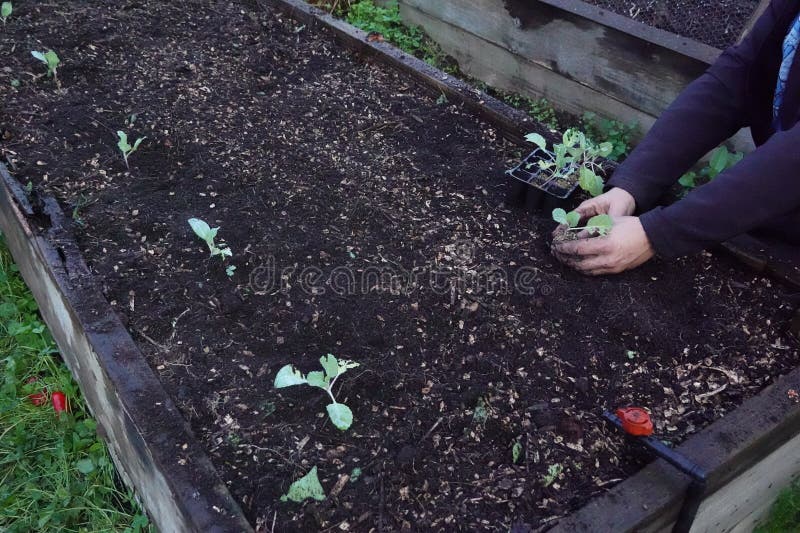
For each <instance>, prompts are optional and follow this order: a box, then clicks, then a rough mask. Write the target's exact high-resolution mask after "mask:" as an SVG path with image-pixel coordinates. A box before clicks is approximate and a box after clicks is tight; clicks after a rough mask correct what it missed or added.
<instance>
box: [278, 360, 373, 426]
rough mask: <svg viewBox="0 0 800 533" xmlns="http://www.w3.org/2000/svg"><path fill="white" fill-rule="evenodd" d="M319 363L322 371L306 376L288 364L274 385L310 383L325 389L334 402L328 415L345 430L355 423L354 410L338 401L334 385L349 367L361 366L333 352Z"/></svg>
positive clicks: (279, 387) (328, 407)
mask: <svg viewBox="0 0 800 533" xmlns="http://www.w3.org/2000/svg"><path fill="white" fill-rule="evenodd" d="M319 363H320V364H321V365H322V371H320V370H316V371H314V372H309V373H308V374H307V375H305V376H304V375H303V374H302V373H301V372H300V371H299V370H297V369H296V368H295V367H294V365H286V366H284V367H283V368H281V369H280V370H279V371H278V375H277V376H275V383H274V385H273V386H274V387H275V388H276V389H282V388H284V387H292V386H294V385H310V386H312V387H318V388H320V389H322V390H324V391H325V392H327V393H328V396H330V397H331V401H332V402H333V403H330V404H328V406H327V408H326V409H327V411H328V417H329V418H330V419H331V422H333V425H334V426H336V427H337V428H339V429H341V430H342V431H345V430H347V429H349V428H350V425H351V424H352V423H353V412H352V411H351V410H350V408H349V407H347V406H346V405H345V404H343V403H339V402H337V401H336V397H335V396H334V395H333V385H334V384H335V383H336V380H337V379H338V378H339V376H341V375H342V374H344V373H345V372H347V370H348V369H350V368H355V367H357V366H359V364H358V363H356V362H355V361H348V360H344V359H343V360H341V361H340V360H338V359H336V357H334V356H333V355H332V354H328V355H325V356H322V357H320V359H319Z"/></svg>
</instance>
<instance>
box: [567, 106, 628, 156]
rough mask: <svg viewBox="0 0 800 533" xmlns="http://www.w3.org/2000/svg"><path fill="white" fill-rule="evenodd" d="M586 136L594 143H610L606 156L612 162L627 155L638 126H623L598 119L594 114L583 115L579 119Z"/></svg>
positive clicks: (607, 119)
mask: <svg viewBox="0 0 800 533" xmlns="http://www.w3.org/2000/svg"><path fill="white" fill-rule="evenodd" d="M581 124H582V126H583V130H584V131H585V132H586V136H587V137H588V138H589V139H591V140H592V142H594V143H603V142H608V143H611V146H612V148H611V152H610V153H609V154H608V155H607V156H606V157H607V158H608V159H611V160H612V161H619V160H620V159H622V158H624V157H625V156H627V155H628V152H629V151H630V149H631V142H632V139H633V135H634V134H635V133H636V130H637V128H638V126H637V125H636V124H625V123H624V122H620V121H619V120H613V119H610V118H601V117H598V116H597V114H596V113H592V112H587V113H584V115H583V118H582V119H581Z"/></svg>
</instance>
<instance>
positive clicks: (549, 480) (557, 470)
mask: <svg viewBox="0 0 800 533" xmlns="http://www.w3.org/2000/svg"><path fill="white" fill-rule="evenodd" d="M563 471H564V467H563V466H561V464H560V463H555V464H552V465H550V466H548V467H547V474H545V476H544V478H543V479H542V482H543V484H544V486H545V487H549V486H550V485H552V484H553V481H555V480H556V479H558V476H559V475H561V472H563Z"/></svg>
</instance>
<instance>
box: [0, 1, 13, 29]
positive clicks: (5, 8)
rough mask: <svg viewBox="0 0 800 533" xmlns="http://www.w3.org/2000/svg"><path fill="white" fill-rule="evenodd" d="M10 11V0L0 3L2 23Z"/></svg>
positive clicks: (9, 14) (11, 9) (11, 8)
mask: <svg viewBox="0 0 800 533" xmlns="http://www.w3.org/2000/svg"><path fill="white" fill-rule="evenodd" d="M12 11H14V8H13V6H12V5H11V2H3V3H2V4H0V20H2V21H3V24H5V23H6V21H7V20H8V17H10V16H11V12H12Z"/></svg>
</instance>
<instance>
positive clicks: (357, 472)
mask: <svg viewBox="0 0 800 533" xmlns="http://www.w3.org/2000/svg"><path fill="white" fill-rule="evenodd" d="M361 472H362V471H361V469H360V468H359V467H355V468H353V470H351V471H350V482H351V483H355V482H356V481H358V478H360V477H361Z"/></svg>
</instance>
